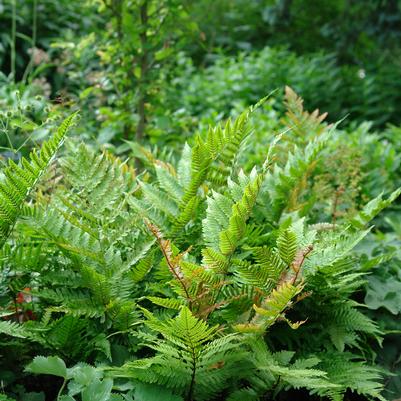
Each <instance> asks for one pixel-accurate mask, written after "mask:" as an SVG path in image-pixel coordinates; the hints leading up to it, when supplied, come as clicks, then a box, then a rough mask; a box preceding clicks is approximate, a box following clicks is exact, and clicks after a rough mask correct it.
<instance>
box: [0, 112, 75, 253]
mask: <svg viewBox="0 0 401 401" xmlns="http://www.w3.org/2000/svg"><path fill="white" fill-rule="evenodd" d="M75 117H76V114H72V115H71V116H69V117H68V118H66V119H65V120H64V121H63V123H62V124H61V125H60V127H59V129H58V130H57V132H56V133H55V134H54V135H53V137H52V138H50V139H49V140H48V141H46V142H44V143H43V145H42V148H41V149H40V151H39V152H37V151H36V150H33V151H32V152H31V154H30V160H29V161H28V160H26V159H25V158H22V159H21V161H20V163H19V165H17V164H15V163H14V162H13V161H12V160H11V159H10V160H9V164H8V166H7V167H6V168H5V169H4V170H3V174H4V177H3V179H2V181H1V182H0V246H2V245H4V243H5V241H6V240H7V238H8V236H9V235H10V233H11V230H12V229H13V227H14V225H15V222H16V221H17V218H18V216H19V215H20V212H21V208H22V207H23V205H24V202H25V200H26V198H27V197H28V195H29V193H30V192H31V190H32V188H33V187H34V186H35V185H36V183H37V182H38V180H39V179H40V177H41V176H42V175H43V174H44V172H45V171H46V170H47V168H48V166H49V165H50V163H51V162H52V160H53V158H54V157H55V155H56V153H57V151H58V149H59V148H60V147H61V145H62V144H63V142H64V138H65V136H66V134H67V131H68V129H69V128H70V126H71V125H72V124H73V122H74V120H75Z"/></svg>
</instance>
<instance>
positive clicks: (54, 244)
mask: <svg viewBox="0 0 401 401" xmlns="http://www.w3.org/2000/svg"><path fill="white" fill-rule="evenodd" d="M287 102H288V107H289V111H288V113H287V117H286V118H287V119H291V118H292V119H295V118H296V117H295V116H296V113H298V115H302V116H303V122H302V123H301V124H299V125H298V129H300V130H302V128H305V127H308V128H309V137H308V138H307V140H305V138H301V139H303V143H298V144H297V145H295V144H294V142H296V141H297V140H298V139H300V138H299V137H297V132H296V131H295V132H294V131H290V130H287V131H282V132H281V133H278V134H277V135H275V136H274V135H270V145H269V146H266V147H260V148H259V150H260V152H261V154H260V160H261V162H260V163H259V164H258V165H256V166H253V167H251V166H247V164H246V163H245V164H244V165H240V164H239V160H246V158H247V155H249V154H250V151H249V149H247V147H246V146H243V145H244V141H246V140H249V139H250V138H251V136H252V135H253V134H252V133H251V132H250V125H249V119H251V118H252V113H254V112H255V110H256V109H257V108H258V107H260V106H261V105H262V104H258V105H257V106H256V107H252V108H250V109H248V110H246V111H245V112H243V113H242V114H241V115H240V116H239V117H237V119H235V120H234V121H232V122H227V123H225V124H224V125H219V126H217V127H214V128H210V130H209V132H208V133H207V135H204V136H203V137H202V136H201V135H199V136H197V137H196V138H194V140H193V141H192V144H191V145H189V144H186V145H185V146H184V147H183V149H182V152H181V155H180V156H179V157H177V158H176V157H174V156H173V155H171V156H167V157H166V159H165V160H160V159H158V158H156V157H155V156H154V155H153V154H152V153H151V152H149V151H147V150H146V149H144V148H143V149H142V153H143V164H144V167H145V168H144V169H141V172H140V173H139V174H138V173H137V171H136V170H135V169H134V167H133V165H134V163H133V161H130V160H126V161H122V160H120V159H118V158H116V157H115V156H113V155H112V154H110V153H108V152H107V151H104V152H102V153H100V152H94V151H93V150H92V149H90V148H89V147H88V146H87V145H85V144H82V143H81V144H79V143H77V141H76V140H74V138H71V140H70V141H69V142H68V144H67V150H66V152H65V153H64V155H63V156H62V157H61V159H60V160H59V163H58V166H56V165H49V162H50V161H51V159H52V157H53V155H54V152H55V151H56V150H57V147H58V145H59V144H60V143H61V141H62V140H63V139H64V136H65V134H66V131H67V128H68V126H69V125H70V124H71V123H72V121H73V119H74V116H71V117H69V118H68V119H67V120H66V121H65V122H64V123H63V124H62V125H61V127H60V129H59V131H58V133H57V134H56V135H55V136H54V137H53V138H52V139H51V140H50V141H49V142H47V143H45V144H44V145H43V149H42V151H41V152H40V154H37V153H32V154H31V156H30V159H31V162H28V161H26V160H24V161H22V162H21V163H20V165H19V167H18V166H17V165H16V164H15V163H14V162H11V161H10V165H9V167H8V168H7V170H5V171H4V174H5V178H4V180H3V183H2V186H1V188H2V198H1V199H2V203H1V208H2V209H1V210H2V214H1V215H2V238H3V247H2V274H3V281H2V283H3V287H2V305H3V316H4V319H3V320H2V322H1V325H0V330H1V331H2V333H3V334H4V335H5V337H3V340H2V349H3V352H4V357H3V359H2V369H1V371H2V372H3V373H2V374H3V378H2V379H3V382H4V384H5V389H6V394H7V397H8V398H5V399H30V398H28V397H31V398H32V397H37V399H45V397H46V398H49V397H50V398H51V399H57V400H95V399H99V398H98V397H99V394H101V397H103V398H102V399H104V400H119V399H121V400H122V399H128V400H129V399H134V400H153V399H156V398H155V397H157V395H156V394H158V396H159V397H160V395H163V399H172V400H188V401H189V400H212V399H227V400H240V399H249V400H259V399H264V398H266V397H273V396H275V395H277V394H282V393H283V392H285V391H288V390H290V389H306V390H307V391H308V392H309V393H310V394H311V395H312V396H314V397H316V396H320V397H324V398H329V399H333V400H341V399H343V398H344V395H345V394H348V392H351V393H355V394H360V395H364V396H366V397H371V398H376V399H384V398H383V396H382V391H383V385H384V378H385V376H386V372H385V371H384V370H383V369H382V368H380V367H379V366H378V365H377V363H376V360H375V359H376V358H375V356H374V354H372V352H371V347H372V345H373V344H374V343H379V344H380V343H381V341H382V338H383V335H384V331H383V330H382V329H381V328H380V327H379V325H377V324H376V323H375V322H374V320H372V319H371V318H370V317H369V315H368V314H367V313H366V311H365V307H364V306H363V299H362V300H361V299H360V298H361V297H360V295H359V294H361V290H362V288H363V286H364V285H365V283H366V279H367V274H368V273H369V272H371V271H372V269H374V268H375V267H376V266H377V265H378V264H380V263H381V262H383V261H385V260H388V255H387V253H385V252H382V253H378V254H377V255H374V256H372V255H368V256H367V255H365V254H364V255H361V254H360V253H359V254H358V252H356V251H355V250H354V249H355V247H357V246H358V244H360V243H361V241H363V240H364V238H365V237H366V236H367V235H368V233H369V232H370V230H371V228H370V221H371V220H372V219H373V218H374V217H375V216H376V215H377V214H378V213H379V212H380V211H381V210H382V209H383V208H385V207H387V206H389V205H390V204H391V202H393V201H394V200H395V199H396V197H397V196H398V195H399V193H400V190H395V191H394V192H393V193H391V194H389V195H388V196H386V197H383V196H382V195H379V196H378V197H376V198H374V199H373V200H370V201H369V202H368V203H367V204H366V205H364V206H362V207H361V206H360V205H359V204H356V205H355V208H349V210H348V213H345V212H344V213H338V214H337V213H336V212H335V211H334V212H333V211H332V210H331V212H330V213H326V214H325V213H324V210H323V209H321V208H320V207H319V206H316V208H317V210H316V209H314V208H313V204H311V203H313V202H316V205H319V203H318V201H321V199H318V198H316V197H315V196H312V195H313V188H312V186H313V183H314V181H316V180H317V177H318V176H319V175H320V171H319V165H320V166H324V165H325V160H324V151H325V149H327V148H328V147H330V146H333V145H334V144H335V142H332V141H333V137H334V134H335V131H336V127H335V126H330V125H326V124H324V123H323V121H322V120H323V118H324V116H319V115H318V114H317V113H312V114H309V113H307V112H306V111H304V110H303V106H302V101H301V99H299V98H298V97H297V96H296V94H295V93H294V92H293V91H291V90H290V89H287ZM261 103H263V102H261ZM311 127H314V129H313V131H311V130H310V128H311ZM330 144H331V145H330ZM45 168H47V170H48V173H47V174H48V175H47V178H46V176H45V178H44V179H42V180H41V183H40V184H39V185H38V186H36V187H35V190H34V191H33V192H32V191H31V187H32V186H33V185H34V184H35V183H36V181H37V178H38V177H39V176H40V175H42V172H43V170H44V169H45ZM28 194H29V195H28ZM27 196H29V199H30V200H29V202H28V203H26V198H27ZM305 196H307V197H310V199H308V201H307V202H306V203H305V200H304V197H305ZM344 199H346V198H344ZM327 201H329V199H327ZM347 201H348V200H345V201H344V203H346V202H347ZM336 202H337V207H338V209H339V210H341V204H342V202H343V201H342V198H341V197H338V198H337V200H336ZM17 218H18V223H17V225H16V226H15V228H14V229H13V230H12V228H13V226H14V225H15V221H16V219H17ZM362 293H363V292H362ZM34 355H36V356H35V357H34V358H33V360H32V357H33V356H34ZM67 367H68V368H67ZM350 371H352V372H353V373H352V375H350V374H349V373H348V372H350ZM34 374H41V375H54V376H56V377H58V378H59V380H58V381H57V380H54V381H49V380H48V379H41V378H40V377H39V378H33V377H32V375H34ZM45 377H46V376H45ZM47 377H48V376H47ZM32 399H33V398H32Z"/></svg>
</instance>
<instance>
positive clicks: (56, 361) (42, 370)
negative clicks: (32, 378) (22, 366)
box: [26, 356, 67, 379]
mask: <svg viewBox="0 0 401 401" xmlns="http://www.w3.org/2000/svg"><path fill="white" fill-rule="evenodd" d="M26 371H28V372H31V373H36V374H43V375H53V376H59V377H63V378H64V379H66V378H67V368H66V366H65V363H64V361H63V360H62V359H60V358H59V357H58V356H48V357H45V356H37V357H35V358H34V360H33V361H32V362H31V363H30V364H29V365H28V366H27V367H26Z"/></svg>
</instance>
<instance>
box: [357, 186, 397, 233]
mask: <svg viewBox="0 0 401 401" xmlns="http://www.w3.org/2000/svg"><path fill="white" fill-rule="evenodd" d="M400 194H401V188H398V189H396V190H395V191H394V192H393V193H391V195H390V196H389V197H388V198H387V199H383V194H380V195H379V196H377V197H376V198H374V199H372V200H371V201H370V202H369V203H367V204H366V205H365V206H364V208H363V209H362V210H361V211H360V212H359V213H358V214H357V215H356V216H354V217H352V218H351V220H350V222H351V224H352V225H353V226H354V227H355V228H359V229H363V228H364V227H365V226H366V225H367V224H368V223H369V222H370V221H371V220H372V219H373V218H374V217H376V216H377V215H378V214H379V213H380V212H381V211H382V210H383V209H385V208H386V207H388V206H389V205H391V204H392V203H393V202H394V201H395V200H396V199H397V198H398V197H399V196H400Z"/></svg>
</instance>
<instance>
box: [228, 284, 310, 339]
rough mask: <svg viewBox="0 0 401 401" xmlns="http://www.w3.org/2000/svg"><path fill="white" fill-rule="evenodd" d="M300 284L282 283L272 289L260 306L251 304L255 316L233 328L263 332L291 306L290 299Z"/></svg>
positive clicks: (299, 289) (296, 292) (299, 290)
mask: <svg viewBox="0 0 401 401" xmlns="http://www.w3.org/2000/svg"><path fill="white" fill-rule="evenodd" d="M302 288H303V287H302V286H301V285H298V286H295V285H292V284H291V283H283V284H281V285H280V286H279V287H277V288H276V289H274V290H273V291H272V292H271V294H270V295H269V297H267V298H266V299H265V300H263V301H262V303H261V306H257V305H253V309H254V310H255V312H256V315H255V317H254V318H253V319H252V320H251V322H250V323H247V324H237V325H235V326H234V328H235V329H236V330H237V331H240V332H254V333H263V332H264V331H265V330H266V329H267V328H269V327H270V326H272V325H273V324H274V323H275V322H276V320H277V319H279V318H280V317H282V316H283V312H284V311H285V310H286V309H287V308H288V307H290V306H291V304H292V302H291V301H292V299H293V298H294V297H295V296H296V295H298V294H299V293H300V292H301V291H302Z"/></svg>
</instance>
